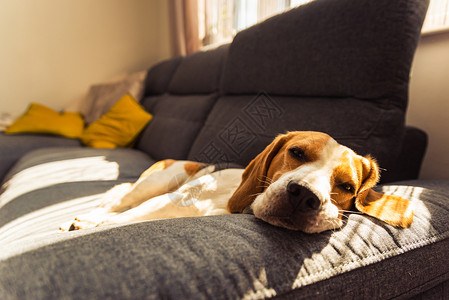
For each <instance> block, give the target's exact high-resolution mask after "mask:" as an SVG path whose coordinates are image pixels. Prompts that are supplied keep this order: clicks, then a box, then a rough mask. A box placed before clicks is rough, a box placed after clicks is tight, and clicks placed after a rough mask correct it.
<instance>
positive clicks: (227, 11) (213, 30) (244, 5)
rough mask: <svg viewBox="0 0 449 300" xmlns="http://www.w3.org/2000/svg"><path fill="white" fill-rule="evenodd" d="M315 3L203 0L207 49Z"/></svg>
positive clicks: (202, 34) (202, 24)
mask: <svg viewBox="0 0 449 300" xmlns="http://www.w3.org/2000/svg"><path fill="white" fill-rule="evenodd" d="M310 1H312V0H199V15H200V17H199V24H200V30H199V32H200V38H201V41H202V44H203V46H208V45H212V46H216V45H219V44H224V43H228V42H230V41H231V40H232V38H233V37H234V36H235V35H236V34H237V32H238V31H240V30H243V29H245V28H248V27H250V26H252V25H254V24H256V23H258V22H261V21H263V20H265V19H267V18H269V17H271V16H273V15H275V14H278V13H280V12H283V11H285V10H288V9H290V8H293V7H296V6H299V5H302V4H304V3H307V2H310Z"/></svg>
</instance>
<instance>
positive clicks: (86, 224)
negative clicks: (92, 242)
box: [59, 218, 98, 231]
mask: <svg viewBox="0 0 449 300" xmlns="http://www.w3.org/2000/svg"><path fill="white" fill-rule="evenodd" d="M97 225H98V223H97V222H93V221H89V220H80V219H79V218H75V220H74V221H72V222H68V223H66V224H63V225H61V226H60V227H59V230H61V231H73V230H79V229H86V228H92V227H96V226H97Z"/></svg>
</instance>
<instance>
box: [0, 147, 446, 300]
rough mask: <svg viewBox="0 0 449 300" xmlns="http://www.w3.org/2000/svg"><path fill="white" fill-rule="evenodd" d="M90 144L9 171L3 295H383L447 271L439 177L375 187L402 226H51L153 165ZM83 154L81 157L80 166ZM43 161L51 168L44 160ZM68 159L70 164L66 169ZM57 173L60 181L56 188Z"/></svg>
mask: <svg viewBox="0 0 449 300" xmlns="http://www.w3.org/2000/svg"><path fill="white" fill-rule="evenodd" d="M98 151H100V150H95V149H86V148H84V149H63V148H53V149H47V150H37V151H35V152H33V153H30V154H28V155H26V156H25V157H24V158H23V159H21V160H20V162H19V164H18V165H17V166H16V168H15V169H14V170H13V171H12V172H11V173H10V175H9V176H8V180H9V181H8V182H9V183H8V184H7V186H6V191H5V192H4V193H3V194H2V198H1V199H0V203H2V204H1V208H0V214H1V218H0V220H2V223H1V227H0V240H2V243H1V245H2V246H0V250H1V251H0V259H1V260H2V263H1V264H0V273H1V274H2V276H1V278H0V290H1V291H3V292H4V293H3V295H6V297H18V298H20V297H22V296H25V295H31V294H32V295H33V297H34V298H35V299H51V298H64V297H69V298H72V297H76V295H80V294H82V295H83V296H84V297H87V298H104V297H113V298H121V299H131V298H133V299H135V298H146V297H150V298H169V299H179V298H195V299H201V298H204V299H208V298H209V299H210V298H214V299H229V298H244V297H249V298H255V299H260V298H265V297H274V296H280V297H282V296H289V297H293V298H309V297H313V296H316V295H319V294H320V293H323V294H325V295H332V297H337V298H341V297H345V298H354V297H357V298H376V299H386V298H394V297H404V296H407V295H404V294H403V293H404V290H408V288H409V286H410V284H411V282H413V287H414V288H415V289H420V288H422V287H428V286H429V285H431V284H432V283H433V284H437V283H438V282H441V281H444V280H447V279H448V275H447V274H446V273H445V271H444V270H445V268H444V267H441V261H446V260H447V259H449V256H448V253H447V251H446V249H447V247H448V246H449V225H448V223H447V222H446V220H447V211H448V210H449V203H448V202H447V195H446V193H445V192H446V191H447V189H448V188H449V183H448V182H444V181H423V180H421V181H408V182H400V183H396V184H394V185H386V186H381V187H378V189H379V190H382V191H383V192H386V193H394V194H395V195H401V196H403V197H406V198H408V199H411V200H412V202H413V204H414V207H415V219H414V222H413V224H412V226H411V227H410V228H408V229H397V228H394V227H392V226H389V225H386V224H384V223H382V222H380V221H378V220H376V219H374V218H371V217H368V216H366V215H359V214H347V215H346V217H345V219H346V224H345V226H344V227H343V228H342V229H341V230H337V231H334V232H332V231H330V232H325V233H322V234H313V235H309V234H305V233H301V232H295V231H289V230H286V229H281V228H277V227H274V226H271V225H269V224H266V223H265V222H262V221H260V220H257V219H255V218H254V216H252V215H241V214H240V215H225V216H212V217H199V218H181V219H170V220H160V221H148V222H140V223H135V224H129V225H119V226H108V227H104V228H101V227H100V228H96V229H89V230H85V231H78V232H68V233H57V227H58V225H59V224H60V223H59V222H64V219H68V220H70V219H71V218H73V217H74V216H75V215H76V214H79V213H83V212H85V211H87V210H89V209H91V208H92V207H94V206H95V205H98V203H99V202H100V201H101V196H102V195H103V193H104V192H105V191H106V190H107V189H108V188H109V187H111V186H112V184H113V183H119V182H123V181H126V180H133V179H134V180H135V178H136V177H137V176H138V175H139V174H140V172H141V171H142V169H143V168H144V166H143V165H144V164H151V160H150V159H149V158H148V157H146V156H145V155H143V154H142V153H141V152H138V151H134V150H126V149H120V150H119V149H114V150H101V151H100V152H98ZM101 155H102V159H99V160H98V161H96V162H95V163H94V162H93V161H94V160H93V158H98V157H99V156H101ZM82 159H88V160H90V163H86V164H85V165H84V166H83V164H81V163H80V161H81V160H82ZM76 160H78V161H76ZM48 164H53V168H52V169H51V171H50V170H49V169H48V168H46V167H44V166H45V165H47V166H48ZM67 164H69V165H70V164H74V166H76V168H73V166H72V167H70V170H72V172H67V171H66V170H67V169H66V167H69V166H68V165H67ZM57 166H59V168H58V167H57ZM36 167H42V168H43V169H44V170H47V172H42V173H40V174H41V176H40V181H39V185H38V186H34V187H30V186H26V185H27V183H29V182H31V181H32V180H31V179H32V177H33V176H35V173H33V172H27V170H32V169H33V168H36ZM86 168H87V169H86ZM95 168H98V172H95V171H94V169H95ZM117 168H118V170H120V172H119V173H118V174H116V173H115V171H114V170H116V169H117ZM88 169H89V170H91V171H94V172H87V171H88ZM100 170H104V172H103V173H101V172H99V171H100ZM86 174H91V175H90V176H93V177H95V176H96V178H86V177H85V176H86ZM100 174H103V175H100ZM108 174H109V175H108ZM30 176H31V177H30ZM108 176H109V177H108ZM55 178H57V179H60V180H61V181H64V182H65V183H64V184H63V185H61V186H59V185H58V184H55V182H54V179H55ZM86 180H88V181H89V183H87V184H86V182H85V181H86ZM46 183H50V184H52V185H54V186H53V187H52V190H53V191H52V195H53V196H52V197H51V198H48V197H47V198H45V197H36V195H38V193H40V192H42V193H45V189H46V188H47V184H46ZM93 183H95V184H93ZM77 184H79V185H78V186H77ZM20 185H22V186H26V187H27V188H28V190H27V191H25V192H23V194H22V195H20V196H18V197H14V200H12V201H11V202H7V201H6V202H7V203H6V204H4V203H5V199H7V198H5V197H8V190H9V189H12V190H15V191H17V190H18V186H20ZM81 186H82V187H83V188H80V187H81ZM36 199H40V200H38V201H36ZM33 202H34V203H33ZM24 203H29V204H28V205H23V204H24ZM30 205H31V206H32V207H30ZM427 251H431V252H432V254H433V255H431V256H429V255H426V253H427ZM117 256H120V259H117ZM86 266H88V267H86ZM392 266H394V267H392ZM74 274H75V275H74ZM380 274H382V276H380ZM385 274H389V276H386V275H385ZM429 274H432V276H429ZM74 276H76V278H77V280H73V277H74ZM15 282H22V283H23V284H21V285H20V287H19V285H17V284H15ZM143 282H145V284H142V283H143ZM367 282H369V289H366V290H364V289H363V286H366V283H367ZM348 283H349V284H348ZM342 286H344V287H345V288H344V289H342ZM373 291H375V294H373Z"/></svg>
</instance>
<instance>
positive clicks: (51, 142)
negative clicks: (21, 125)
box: [0, 132, 81, 182]
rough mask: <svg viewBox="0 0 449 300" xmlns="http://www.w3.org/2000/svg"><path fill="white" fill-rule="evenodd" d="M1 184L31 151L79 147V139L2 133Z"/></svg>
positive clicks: (0, 149) (0, 138)
mask: <svg viewBox="0 0 449 300" xmlns="http://www.w3.org/2000/svg"><path fill="white" fill-rule="evenodd" d="M0 145H1V147H0V182H1V181H2V180H3V178H4V177H5V175H6V173H7V172H8V170H9V169H10V168H11V167H13V165H14V164H15V163H16V162H17V160H18V159H19V158H20V157H22V156H23V155H24V154H26V153H27V152H29V151H31V150H36V149H39V148H45V147H61V146H67V147H79V146H81V142H80V141H79V140H77V139H67V138H63V137H59V136H52V135H33V134H17V135H6V134H4V133H3V132H0Z"/></svg>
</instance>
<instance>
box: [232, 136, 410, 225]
mask: <svg viewBox="0 0 449 300" xmlns="http://www.w3.org/2000/svg"><path fill="white" fill-rule="evenodd" d="M378 180H379V169H378V166H377V163H376V162H375V160H374V159H372V158H371V157H369V156H366V157H362V156H360V155H357V154H356V153H355V152H354V151H352V150H351V149H349V148H347V147H345V146H342V145H340V144H338V143H337V142H336V141H335V140H334V139H332V138H331V137H330V136H328V135H327V134H324V133H320V132H310V131H309V132H289V133H287V134H285V135H280V136H278V137H277V138H276V139H275V140H274V141H273V142H272V143H271V144H270V145H268V146H267V147H266V149H265V150H264V151H263V152H261V153H260V154H259V155H258V156H257V157H256V158H255V159H254V160H253V161H251V163H250V164H249V165H248V166H247V168H246V169H245V171H244V173H243V175H242V182H241V184H240V186H239V187H238V188H237V190H236V191H235V193H234V194H233V195H232V197H231V198H230V199H229V202H228V210H229V211H230V212H232V213H236V212H244V211H247V210H249V209H250V210H252V212H253V213H254V215H255V216H256V217H257V218H260V219H262V220H264V221H266V222H268V223H270V224H273V225H276V226H280V227H285V228H288V229H293V230H301V231H304V232H307V233H314V232H321V231H325V230H328V229H335V228H339V227H341V226H342V224H343V222H342V215H343V212H344V211H348V210H350V209H354V208H355V209H357V210H359V211H360V212H363V213H365V214H367V215H370V216H373V217H375V218H377V219H379V220H382V221H384V222H386V223H388V224H391V225H394V226H398V227H404V228H405V227H408V226H409V225H410V224H411V222H412V220H413V210H412V208H411V205H410V202H409V201H408V200H406V199H403V198H401V197H398V196H392V195H384V194H380V193H377V192H374V191H373V190H372V189H371V188H372V187H374V186H375V185H376V184H377V182H378Z"/></svg>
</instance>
